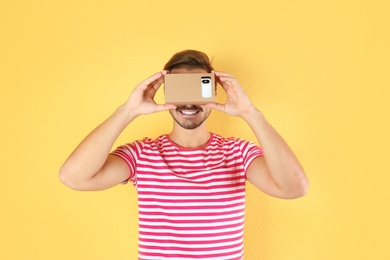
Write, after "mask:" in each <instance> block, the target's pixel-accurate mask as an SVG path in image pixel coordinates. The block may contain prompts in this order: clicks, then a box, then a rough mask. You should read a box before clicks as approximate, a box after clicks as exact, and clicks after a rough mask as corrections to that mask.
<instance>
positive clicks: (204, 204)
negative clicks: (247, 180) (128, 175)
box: [139, 198, 245, 207]
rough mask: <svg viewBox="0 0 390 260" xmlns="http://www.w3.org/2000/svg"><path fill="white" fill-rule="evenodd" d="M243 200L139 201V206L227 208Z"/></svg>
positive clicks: (243, 200)
mask: <svg viewBox="0 0 390 260" xmlns="http://www.w3.org/2000/svg"><path fill="white" fill-rule="evenodd" d="M243 202H245V199H243V198H242V199H236V200H231V201H220V202H217V201H216V202H209V201H204V202H202V201H200V202H177V201H172V202H162V201H140V202H139V204H140V205H156V206H166V207H175V206H181V207H183V206H229V205H232V204H236V203H243Z"/></svg>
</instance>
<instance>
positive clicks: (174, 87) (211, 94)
mask: <svg viewBox="0 0 390 260" xmlns="http://www.w3.org/2000/svg"><path fill="white" fill-rule="evenodd" d="M215 87H216V85H215V77H214V73H191V74H165V75H164V97H165V103H166V104H174V105H202V104H207V103H213V102H215Z"/></svg>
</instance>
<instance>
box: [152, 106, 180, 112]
mask: <svg viewBox="0 0 390 260" xmlns="http://www.w3.org/2000/svg"><path fill="white" fill-rule="evenodd" d="M170 109H176V106H175V105H171V104H158V105H157V106H156V109H155V112H161V111H165V110H170Z"/></svg>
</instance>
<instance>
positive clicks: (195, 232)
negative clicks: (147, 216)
mask: <svg viewBox="0 0 390 260" xmlns="http://www.w3.org/2000/svg"><path fill="white" fill-rule="evenodd" d="M243 228H244V224H241V225H239V226H237V227H233V228H221V229H216V230H210V229H203V230H187V229H184V230H176V229H170V228H153V229H150V228H141V227H140V228H139V231H140V232H151V233H163V232H168V233H173V234H178V235H188V234H192V235H198V234H202V235H204V234H216V233H224V232H232V231H238V230H241V229H243Z"/></svg>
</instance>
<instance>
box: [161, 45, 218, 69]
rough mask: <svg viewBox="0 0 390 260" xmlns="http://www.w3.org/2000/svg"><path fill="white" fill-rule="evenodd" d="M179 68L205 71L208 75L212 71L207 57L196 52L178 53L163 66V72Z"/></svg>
mask: <svg viewBox="0 0 390 260" xmlns="http://www.w3.org/2000/svg"><path fill="white" fill-rule="evenodd" d="M181 68H185V69H205V70H206V71H207V72H209V73H210V72H211V71H212V70H214V68H213V66H212V65H211V61H210V59H209V57H208V56H207V55H206V54H205V53H203V52H201V51H196V50H185V51H181V52H178V53H176V54H175V55H173V56H172V58H171V59H170V60H169V61H168V62H167V64H165V66H164V70H168V71H171V70H172V69H181Z"/></svg>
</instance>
